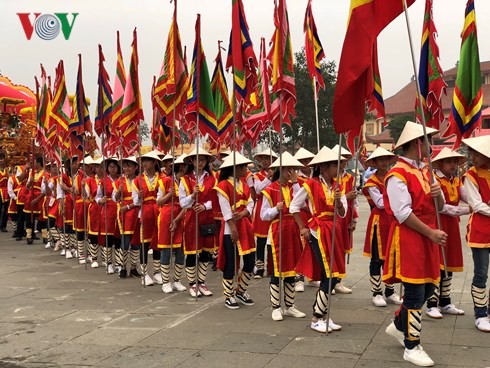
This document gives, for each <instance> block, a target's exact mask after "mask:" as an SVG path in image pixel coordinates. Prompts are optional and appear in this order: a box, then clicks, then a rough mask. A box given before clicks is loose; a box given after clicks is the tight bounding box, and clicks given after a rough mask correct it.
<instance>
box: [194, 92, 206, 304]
mask: <svg viewBox="0 0 490 368" xmlns="http://www.w3.org/2000/svg"><path fill="white" fill-rule="evenodd" d="M197 93H198V95H197V96H198V97H197V118H196V167H195V168H194V172H195V175H196V185H198V186H199V92H197ZM203 184H204V183H203ZM193 189H194V188H193ZM195 203H196V204H195V206H197V205H198V204H199V192H197V194H196V202H195ZM195 208H196V209H197V207H195ZM194 213H195V216H196V229H195V231H196V272H195V274H194V282H195V283H194V286H195V288H196V302H197V298H199V279H198V277H197V275H198V271H199V213H198V212H197V211H196V210H194Z"/></svg>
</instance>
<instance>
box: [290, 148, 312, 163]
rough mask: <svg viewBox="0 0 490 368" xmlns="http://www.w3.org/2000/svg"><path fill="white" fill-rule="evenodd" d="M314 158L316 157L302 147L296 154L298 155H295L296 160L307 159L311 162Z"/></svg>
mask: <svg viewBox="0 0 490 368" xmlns="http://www.w3.org/2000/svg"><path fill="white" fill-rule="evenodd" d="M313 157H315V155H314V154H313V153H312V152H310V151H308V150H307V149H305V148H303V147H301V148H300V149H299V150H298V152H296V154H295V155H294V158H295V159H296V160H306V159H310V160H311V159H312V158H313Z"/></svg>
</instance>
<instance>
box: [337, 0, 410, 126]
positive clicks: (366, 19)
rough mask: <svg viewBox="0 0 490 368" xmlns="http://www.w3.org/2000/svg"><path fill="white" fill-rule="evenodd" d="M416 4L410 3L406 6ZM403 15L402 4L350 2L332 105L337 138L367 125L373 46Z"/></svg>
mask: <svg viewBox="0 0 490 368" xmlns="http://www.w3.org/2000/svg"><path fill="white" fill-rule="evenodd" d="M414 1H415V0H407V5H408V6H410V5H412V4H413V3H414ZM402 12H403V2H402V1H393V0H351V6H350V15H349V23H348V26H347V32H346V35H345V39H344V45H343V47H342V54H341V57H340V63H339V71H338V75H337V86H336V88H335V95H334V103H333V119H334V127H335V131H336V132H337V133H338V134H340V133H344V132H347V131H349V130H352V129H355V128H357V127H359V126H361V125H362V124H363V123H364V115H365V112H366V99H367V98H369V96H370V95H371V94H372V92H373V72H372V62H373V50H374V43H375V41H376V39H377V37H378V35H379V33H380V32H381V31H382V30H383V29H384V28H385V27H386V26H387V25H388V24H390V22H391V21H393V20H394V19H395V18H396V17H397V16H398V15H400V14H401V13H402Z"/></svg>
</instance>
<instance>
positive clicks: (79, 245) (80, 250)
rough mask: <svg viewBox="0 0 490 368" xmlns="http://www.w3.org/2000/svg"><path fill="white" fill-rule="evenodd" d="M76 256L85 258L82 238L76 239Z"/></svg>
mask: <svg viewBox="0 0 490 368" xmlns="http://www.w3.org/2000/svg"><path fill="white" fill-rule="evenodd" d="M77 249H78V257H79V258H83V259H85V242H84V241H83V240H78V241H77Z"/></svg>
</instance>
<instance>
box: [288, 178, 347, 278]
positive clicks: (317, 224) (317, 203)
mask: <svg viewBox="0 0 490 368" xmlns="http://www.w3.org/2000/svg"><path fill="white" fill-rule="evenodd" d="M303 188H305V189H306V192H307V193H308V200H309V202H310V203H311V204H312V208H311V211H312V214H311V218H310V220H309V221H308V225H307V226H308V228H310V229H311V230H313V231H316V232H317V239H318V245H319V248H320V252H321V255H322V260H321V262H322V263H323V267H324V269H325V272H326V275H327V277H328V276H329V275H330V260H331V254H330V252H331V246H332V231H334V229H333V216H334V205H335V204H334V202H335V199H334V194H335V192H334V191H333V190H331V192H330V193H329V192H328V187H327V185H326V184H324V183H322V182H320V180H318V178H311V179H308V180H306V182H304V183H303ZM339 217H340V216H339ZM334 234H335V235H334V236H335V245H336V246H335V247H334V253H333V267H332V268H333V269H332V277H338V278H344V277H345V257H344V247H343V246H342V239H343V238H342V233H341V226H340V223H339V222H338V221H337V223H336V227H335V231H334ZM316 262H318V260H316V257H315V255H314V254H313V251H312V249H311V247H305V248H304V249H303V253H302V254H301V258H300V260H299V261H298V265H297V266H296V272H298V273H300V274H303V275H305V276H307V277H308V278H310V279H313V280H319V275H318V268H317V267H315V265H316Z"/></svg>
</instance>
